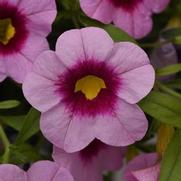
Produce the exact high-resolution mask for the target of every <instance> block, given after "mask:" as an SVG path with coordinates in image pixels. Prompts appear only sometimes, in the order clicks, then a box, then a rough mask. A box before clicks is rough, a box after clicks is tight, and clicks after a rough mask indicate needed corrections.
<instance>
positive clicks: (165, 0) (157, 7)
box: [144, 0, 170, 13]
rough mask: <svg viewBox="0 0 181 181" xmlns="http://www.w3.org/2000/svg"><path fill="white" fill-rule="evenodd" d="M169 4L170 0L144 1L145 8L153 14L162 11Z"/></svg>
mask: <svg viewBox="0 0 181 181" xmlns="http://www.w3.org/2000/svg"><path fill="white" fill-rule="evenodd" d="M169 3H170V0H154V1H153V0H144V4H145V6H146V7H147V8H148V9H150V10H152V11H153V12H155V13H159V12H161V11H163V10H164V9H165V8H166V7H167V6H168V4H169Z"/></svg>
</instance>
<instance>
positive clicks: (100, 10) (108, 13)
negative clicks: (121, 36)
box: [80, 0, 170, 38]
mask: <svg viewBox="0 0 181 181" xmlns="http://www.w3.org/2000/svg"><path fill="white" fill-rule="evenodd" d="M169 2H170V0H80V5H81V7H82V9H83V11H84V12H85V13H86V14H87V15H88V16H89V17H91V18H93V19H97V20H99V21H101V22H103V23H106V24H109V23H111V22H113V23H114V24H115V25H116V26H118V27H120V28H121V29H123V30H124V31H125V32H127V33H128V34H129V35H131V36H133V37H135V38H142V37H144V36H146V35H147V34H148V33H149V32H150V31H151V29H152V19H151V16H152V14H153V13H159V12H161V11H162V10H164V9H165V8H166V6H167V5H168V3H169Z"/></svg>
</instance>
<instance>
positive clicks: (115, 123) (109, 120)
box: [95, 99, 148, 146]
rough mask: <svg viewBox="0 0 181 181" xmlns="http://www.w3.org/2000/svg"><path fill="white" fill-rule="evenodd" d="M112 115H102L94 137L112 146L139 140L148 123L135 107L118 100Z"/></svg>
mask: <svg viewBox="0 0 181 181" xmlns="http://www.w3.org/2000/svg"><path fill="white" fill-rule="evenodd" d="M116 107H117V110H116V111H115V112H113V113H112V115H102V116H100V118H99V120H98V121H97V123H96V126H95V128H96V137H97V138H98V139H100V140H101V141H103V142H104V143H106V144H108V145H112V146H127V145H130V144H133V143H134V142H135V141H138V140H141V139H142V138H143V137H144V135H145V134H146V131H147V128H148V121H147V119H146V116H145V115H144V113H143V112H142V110H141V109H140V108H139V107H138V106H137V105H131V104H128V103H126V102H124V101H123V100H121V99H119V100H118V102H117V105H116Z"/></svg>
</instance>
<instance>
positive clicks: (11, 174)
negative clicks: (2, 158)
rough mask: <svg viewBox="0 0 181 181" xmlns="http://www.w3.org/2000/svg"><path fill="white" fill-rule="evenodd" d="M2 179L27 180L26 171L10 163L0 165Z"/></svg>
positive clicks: (7, 180)
mask: <svg viewBox="0 0 181 181" xmlns="http://www.w3.org/2000/svg"><path fill="white" fill-rule="evenodd" d="M1 179H2V181H13V180H15V179H16V181H27V178H26V173H25V172H24V171H23V170H21V169H20V168H19V167H17V166H15V165H10V164H1V165H0V180H1Z"/></svg>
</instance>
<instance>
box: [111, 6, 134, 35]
mask: <svg viewBox="0 0 181 181" xmlns="http://www.w3.org/2000/svg"><path fill="white" fill-rule="evenodd" d="M113 23H114V24H115V25H116V26H117V27H119V28H120V29H122V30H123V31H125V32H127V33H128V34H129V35H130V36H134V24H133V17H132V15H131V13H129V12H127V11H124V9H122V8H119V9H116V10H115V13H114V14H113Z"/></svg>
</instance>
